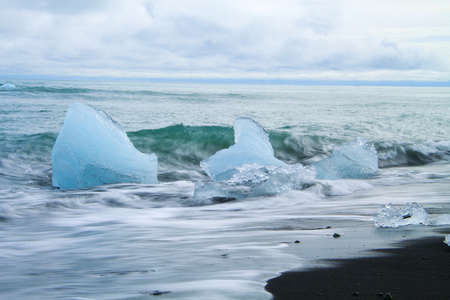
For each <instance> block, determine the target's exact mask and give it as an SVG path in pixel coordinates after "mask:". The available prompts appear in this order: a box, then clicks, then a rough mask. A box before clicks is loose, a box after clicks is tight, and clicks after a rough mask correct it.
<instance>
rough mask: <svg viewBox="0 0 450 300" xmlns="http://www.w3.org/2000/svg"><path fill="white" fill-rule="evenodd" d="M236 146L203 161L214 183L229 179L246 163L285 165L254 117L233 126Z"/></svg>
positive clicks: (238, 121) (201, 163)
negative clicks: (276, 154)
mask: <svg viewBox="0 0 450 300" xmlns="http://www.w3.org/2000/svg"><path fill="white" fill-rule="evenodd" d="M234 139H235V144H234V145H232V146H231V147H230V148H228V149H223V150H220V151H218V152H217V153H216V154H214V155H213V156H211V157H209V158H207V159H205V160H203V161H201V162H200V166H201V167H202V168H203V170H205V172H206V174H208V176H209V177H211V178H212V180H214V181H220V180H229V179H231V178H232V177H233V175H235V174H237V173H239V170H238V168H239V167H242V166H243V165H246V164H257V165H260V166H276V167H279V166H285V165H286V164H285V163H283V162H282V161H280V160H278V159H277V158H275V156H274V152H273V148H272V144H271V143H270V141H269V134H268V133H267V132H266V131H265V130H264V129H263V128H262V127H261V126H260V125H259V124H258V123H256V122H255V121H254V120H253V119H251V118H245V117H241V118H237V119H236V122H235V125H234Z"/></svg>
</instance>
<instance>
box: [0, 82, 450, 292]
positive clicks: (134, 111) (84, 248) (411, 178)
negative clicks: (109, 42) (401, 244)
mask: <svg viewBox="0 0 450 300" xmlns="http://www.w3.org/2000/svg"><path fill="white" fill-rule="evenodd" d="M0 82H1V83H3V84H6V83H8V84H13V85H7V86H4V87H3V88H2V87H1V86H0V298H2V299H152V297H159V298H161V299H271V295H270V294H269V293H268V292H266V291H265V289H264V286H265V284H266V282H267V280H269V279H270V278H273V277H276V276H277V275H279V274H280V272H283V271H287V270H294V269H302V268H308V267H315V266H320V265H321V264H322V262H320V261H318V260H317V259H321V258H342V257H352V256H361V255H366V254H365V253H366V252H367V251H365V250H369V249H374V248H379V247H393V245H392V244H393V243H395V242H398V241H402V240H405V239H411V238H418V237H424V236H429V235H438V234H439V231H442V230H444V229H446V230H448V228H449V224H448V223H446V222H443V223H442V222H441V223H439V222H435V221H433V220H438V219H439V218H441V219H442V217H444V218H445V216H446V215H447V214H450V185H449V183H450V88H440V87H381V86H380V87H365V86H297V85H257V84H246V85H237V84H212V83H209V84H206V83H164V82H151V81H148V82H146V81H128V82H120V81H116V82H100V81H93V82H82V81H38V80H11V81H4V82H2V81H0ZM73 102H80V103H84V104H88V105H91V106H94V107H96V108H98V109H101V110H103V111H105V112H106V113H107V114H109V115H110V116H111V118H112V119H114V120H115V121H116V122H117V123H119V124H120V125H121V126H122V127H123V129H124V130H125V131H126V133H127V135H128V137H129V138H130V140H131V141H132V143H133V144H134V146H135V147H136V148H137V149H138V150H139V151H141V152H144V153H155V154H156V155H157V157H158V161H159V165H158V181H159V183H157V184H136V183H117V184H108V185H102V186H96V187H92V188H85V189H57V188H54V187H53V186H52V162H51V152H52V148H53V145H54V144H55V141H56V138H57V136H58V133H59V131H60V129H61V127H62V124H63V122H64V119H65V116H66V112H67V109H68V107H69V106H70V104H71V103H73ZM238 117H250V118H252V119H253V120H255V121H256V122H258V123H259V124H260V125H261V126H262V127H263V128H264V129H265V130H266V131H267V132H268V134H269V138H270V142H271V144H272V146H273V148H274V154H275V157H276V158H278V159H279V160H281V161H283V162H285V163H287V164H290V165H293V164H299V163H300V164H302V165H304V166H310V165H311V164H313V163H315V162H317V161H319V160H321V159H323V158H325V157H328V156H330V155H331V154H332V153H333V150H334V149H336V148H337V147H340V146H341V145H344V144H346V143H349V142H351V141H354V140H355V139H357V138H359V137H363V138H364V139H365V140H366V141H367V142H368V143H369V144H371V145H373V146H374V147H375V149H376V151H377V155H378V166H379V170H378V172H377V173H376V174H374V175H373V176H370V177H369V178H352V179H338V180H321V181H318V182H316V183H315V184H314V185H313V186H311V185H309V186H307V187H304V188H297V189H292V190H288V191H283V192H280V193H272V194H268V195H257V196H250V197H243V198H242V199H228V200H230V201H219V202H217V203H211V202H205V201H201V199H200V200H199V199H196V198H195V197H194V191H195V189H196V187H197V186H198V185H199V184H202V183H205V182H206V183H208V182H210V181H211V179H210V178H209V177H208V176H207V175H206V173H205V172H204V171H203V169H202V168H201V167H200V162H201V161H202V160H204V159H206V158H208V157H210V156H212V155H214V154H215V153H216V152H217V151H219V150H221V149H225V148H228V147H230V146H231V145H233V144H234V131H233V126H234V122H235V120H236V118H238ZM80 126H83V124H80ZM86 130H88V129H86ZM111 150H112V151H114V149H111ZM413 202H416V203H417V204H418V205H420V206H421V207H423V209H424V210H425V211H426V213H427V218H428V219H427V220H428V221H427V222H426V223H425V224H419V225H410V226H402V227H395V228H393V227H387V228H383V227H377V226H375V224H374V216H375V215H376V214H377V213H378V212H379V210H380V209H381V208H382V207H384V206H386V205H389V204H391V205H392V206H393V207H399V208H404V207H407V206H408V205H409V204H408V203H413ZM409 217H410V216H407V217H406V216H404V218H409ZM442 239H443V240H444V236H442Z"/></svg>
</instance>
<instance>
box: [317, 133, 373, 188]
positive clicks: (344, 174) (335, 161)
mask: <svg viewBox="0 0 450 300" xmlns="http://www.w3.org/2000/svg"><path fill="white" fill-rule="evenodd" d="M312 166H313V168H314V169H315V171H316V178H317V179H328V180H336V179H360V178H367V177H370V176H373V175H374V174H375V173H376V172H378V155H377V151H376V150H375V147H374V146H373V145H369V144H368V143H367V142H366V141H365V140H364V139H363V138H362V137H360V138H358V139H356V140H355V141H353V142H351V143H348V144H344V145H341V146H339V147H337V148H336V149H335V150H334V151H333V154H331V155H330V156H329V157H326V158H324V159H322V160H320V161H318V162H316V163H314V164H313V165H312Z"/></svg>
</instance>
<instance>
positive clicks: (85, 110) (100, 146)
mask: <svg viewBox="0 0 450 300" xmlns="http://www.w3.org/2000/svg"><path fill="white" fill-rule="evenodd" d="M52 168H53V178H52V180H53V185H54V186H55V187H59V188H62V189H72V188H85V187H91V186H97V185H102V184H109V183H122V182H129V183H157V182H158V180H157V177H156V176H157V169H158V159H157V157H156V155H155V154H144V153H141V152H139V151H138V150H137V149H136V148H135V147H134V146H133V144H132V143H131V141H130V139H129V138H128V136H127V134H126V133H125V131H124V130H123V129H122V127H121V126H120V125H119V124H118V123H116V122H115V121H114V120H113V119H112V118H111V117H110V116H109V115H108V114H106V113H105V112H103V111H101V110H99V109H96V108H94V107H91V106H87V105H84V104H81V103H78V102H75V103H73V104H72V105H70V107H69V109H68V110H67V115H66V119H65V121H64V125H63V126H62V128H61V131H60V133H59V135H58V138H57V139H56V142H55V145H54V146H53V150H52Z"/></svg>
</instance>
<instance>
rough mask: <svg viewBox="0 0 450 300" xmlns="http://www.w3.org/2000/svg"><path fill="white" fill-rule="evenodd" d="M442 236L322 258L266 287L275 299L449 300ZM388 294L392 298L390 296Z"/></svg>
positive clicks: (448, 258) (449, 267)
mask: <svg viewBox="0 0 450 300" xmlns="http://www.w3.org/2000/svg"><path fill="white" fill-rule="evenodd" d="M443 240H444V235H442V236H437V237H426V238H423V239H419V240H411V241H405V242H403V243H401V244H399V245H398V246H399V247H398V248H390V249H379V250H375V251H374V256H373V257H362V258H355V259H337V260H326V261H325V262H326V263H329V264H331V266H330V267H323V268H322V267H321V268H312V269H307V270H302V271H289V272H285V273H283V274H282V275H281V276H279V277H276V278H273V279H270V280H269V281H268V283H267V285H266V290H267V291H268V292H270V293H272V295H273V298H274V299H275V300H279V299H395V300H396V299H450V247H449V246H447V245H446V244H444V243H443ZM389 297H391V298H389Z"/></svg>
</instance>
